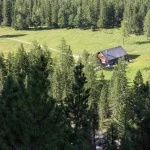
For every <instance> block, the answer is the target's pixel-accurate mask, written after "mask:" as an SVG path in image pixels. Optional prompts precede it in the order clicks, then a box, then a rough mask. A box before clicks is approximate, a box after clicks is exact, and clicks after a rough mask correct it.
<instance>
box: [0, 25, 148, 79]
mask: <svg viewBox="0 0 150 150" xmlns="http://www.w3.org/2000/svg"><path fill="white" fill-rule="evenodd" d="M62 38H65V40H66V42H67V44H68V45H70V46H71V49H72V51H73V54H79V55H81V54H82V51H83V50H87V51H88V52H90V53H96V52H98V51H100V50H104V49H108V48H112V47H115V46H122V47H123V48H124V49H125V50H126V51H127V52H128V54H129V55H130V57H131V58H133V62H132V63H129V64H128V67H127V77H128V78H129V82H132V80H133V78H134V76H135V73H136V72H137V70H139V69H140V70H141V71H142V73H143V77H144V79H145V80H147V79H148V76H149V73H150V71H149V70H148V68H149V67H150V41H147V40H146V37H145V36H144V35H140V36H139V35H137V36H136V35H130V37H128V38H127V39H126V40H125V43H124V44H123V42H122V35H121V30H120V29H100V30H98V31H95V32H92V31H91V30H80V29H53V30H47V29H41V30H37V31H35V30H32V29H30V30H23V31H15V30H14V29H12V28H7V27H0V52H3V53H4V54H5V55H6V54H7V53H8V52H15V51H16V50H17V48H18V47H19V46H20V44H21V42H18V41H15V40H19V41H24V42H33V41H37V42H38V43H39V44H41V45H45V44H46V45H47V46H48V47H49V48H54V49H56V50H58V49H59V45H60V42H61V39H62ZM23 45H24V47H25V48H26V49H27V50H28V49H31V48H32V45H30V44H26V43H24V44H23ZM52 54H53V55H59V52H52ZM100 72H101V71H99V72H98V74H100ZM104 74H105V76H106V78H107V79H109V78H110V77H111V74H112V71H109V70H107V71H104Z"/></svg>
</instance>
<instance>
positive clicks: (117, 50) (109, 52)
mask: <svg viewBox="0 0 150 150" xmlns="http://www.w3.org/2000/svg"><path fill="white" fill-rule="evenodd" d="M97 54H98V58H99V59H100V61H101V63H102V64H105V65H108V64H109V65H112V64H115V63H116V62H117V61H118V59H119V58H120V57H124V58H125V60H127V59H128V54H127V52H126V51H125V50H124V49H123V48H122V47H121V46H118V47H114V48H110V49H106V50H103V51H100V52H98V53H97Z"/></svg>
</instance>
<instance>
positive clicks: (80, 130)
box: [65, 62, 91, 149]
mask: <svg viewBox="0 0 150 150" xmlns="http://www.w3.org/2000/svg"><path fill="white" fill-rule="evenodd" d="M82 69H83V65H82V64H81V62H79V63H78V64H77V66H76V67H75V70H74V78H75V81H74V84H73V85H72V93H71V94H68V95H67V98H66V99H65V112H66V117H67V118H66V119H68V120H69V122H70V125H71V127H72V134H71V137H70V142H71V143H72V144H73V147H74V148H75V149H90V147H89V141H88V137H89V136H90V133H91V130H90V123H91V121H90V116H89V109H88V107H89V106H88V97H89V89H87V90H85V88H84V85H85V83H86V77H85V75H84V73H83V71H82Z"/></svg>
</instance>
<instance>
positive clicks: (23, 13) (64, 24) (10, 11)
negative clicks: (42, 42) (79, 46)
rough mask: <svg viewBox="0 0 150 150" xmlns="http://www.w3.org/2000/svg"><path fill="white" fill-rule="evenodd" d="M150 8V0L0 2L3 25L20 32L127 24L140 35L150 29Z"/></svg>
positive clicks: (129, 28)
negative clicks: (46, 28)
mask: <svg viewBox="0 0 150 150" xmlns="http://www.w3.org/2000/svg"><path fill="white" fill-rule="evenodd" d="M149 8H150V3H149V0H133V1H130V0H107V1H106V0H0V24H1V25H3V26H12V27H14V28H15V29H17V30H21V29H27V28H29V27H35V28H38V27H40V26H47V27H49V28H82V29H86V28H92V29H93V30H95V28H99V27H101V28H114V27H120V26H121V22H122V21H126V22H128V25H127V27H126V29H127V30H128V32H129V33H136V34H137V33H138V34H141V33H143V31H144V22H146V23H145V24H148V29H149V23H148V21H145V20H149V18H150V17H149V15H148V14H149ZM146 16H147V17H146ZM146 27H147V25H145V30H146ZM146 31H147V30H146Z"/></svg>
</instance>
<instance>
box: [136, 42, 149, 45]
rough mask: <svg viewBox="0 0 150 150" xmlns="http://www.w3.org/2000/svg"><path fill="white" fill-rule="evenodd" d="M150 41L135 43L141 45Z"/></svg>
mask: <svg viewBox="0 0 150 150" xmlns="http://www.w3.org/2000/svg"><path fill="white" fill-rule="evenodd" d="M149 43H150V41H141V42H136V44H138V45H141V44H149Z"/></svg>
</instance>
